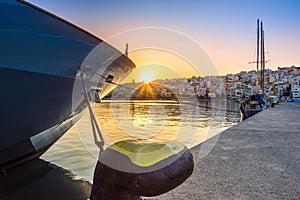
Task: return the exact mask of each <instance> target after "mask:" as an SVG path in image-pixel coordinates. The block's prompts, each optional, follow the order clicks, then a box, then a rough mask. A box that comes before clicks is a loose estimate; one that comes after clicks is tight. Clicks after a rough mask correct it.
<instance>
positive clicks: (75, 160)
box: [42, 100, 240, 182]
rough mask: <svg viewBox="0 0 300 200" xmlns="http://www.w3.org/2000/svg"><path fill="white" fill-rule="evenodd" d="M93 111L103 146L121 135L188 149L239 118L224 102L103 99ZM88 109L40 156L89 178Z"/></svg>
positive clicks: (94, 150) (93, 152)
mask: <svg viewBox="0 0 300 200" xmlns="http://www.w3.org/2000/svg"><path fill="white" fill-rule="evenodd" d="M93 112H94V114H95V116H96V118H97V123H98V125H99V127H100V129H101V133H102V135H103V137H104V140H105V146H104V148H106V147H108V146H109V145H111V144H113V143H115V142H117V141H121V140H126V139H147V140H150V141H164V142H165V141H178V142H182V143H184V144H185V145H186V146H188V147H189V148H191V147H193V146H195V145H197V144H199V143H201V142H203V141H205V140H207V139H209V138H211V137H212V136H214V135H216V134H219V133H220V132H222V131H223V130H225V129H227V128H229V127H231V126H233V125H234V124H237V123H238V122H239V121H240V114H239V107H238V105H237V104H236V103H232V102H226V101H220V100H216V101H212V102H209V103H207V102H200V103H198V102H196V103H195V102H188V101H186V102H181V103H178V102H176V101H119V100H113V101H103V102H102V103H101V104H94V105H93ZM98 140H99V135H98V134H97V135H96V136H94V135H93V130H92V126H91V119H90V113H89V111H88V110H85V111H84V112H83V116H82V118H81V120H80V121H79V122H78V123H77V124H76V125H75V126H73V127H72V128H71V129H70V130H69V131H68V132H67V133H66V134H65V135H64V136H63V137H62V138H61V139H60V140H59V141H57V142H56V143H55V145H53V146H52V147H51V148H50V149H49V150H48V151H47V152H46V153H45V154H44V155H43V156H42V159H44V160H47V161H50V162H51V163H53V164H55V165H58V166H61V167H63V168H65V169H67V170H70V171H71V172H73V173H74V174H75V178H78V179H85V180H88V181H90V182H92V180H93V172H94V167H95V165H96V162H97V158H98V156H99V147H98V146H97V145H96V144H95V143H96V142H95V141H98Z"/></svg>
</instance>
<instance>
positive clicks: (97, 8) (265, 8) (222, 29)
mask: <svg viewBox="0 0 300 200" xmlns="http://www.w3.org/2000/svg"><path fill="white" fill-rule="evenodd" d="M29 2H31V3H33V4H36V5H38V6H40V7H42V8H43V9H46V10H48V11H50V12H53V13H54V14H56V15H58V16H61V17H63V18H65V19H67V20H69V21H71V22H73V23H75V24H77V25H79V26H81V27H83V28H84V29H86V30H88V31H90V32H92V33H93V34H95V35H97V36H99V37H100V38H102V39H104V40H106V39H109V38H110V37H112V36H114V35H116V34H119V33H121V32H124V31H128V30H131V29H135V28H141V27H162V28H167V29H173V30H176V31H179V32H181V33H183V34H185V35H187V36H188V37H190V38H192V39H193V40H195V41H196V42H197V43H198V44H199V45H201V46H202V47H203V49H204V50H205V51H206V53H207V54H208V55H209V57H210V58H211V60H212V61H213V63H214V64H215V66H216V68H217V70H218V71H219V73H220V74H226V73H235V72H239V71H242V70H253V69H255V65H249V64H248V62H249V61H251V60H253V59H254V55H255V52H254V49H255V40H256V38H255V37H256V20H257V18H260V19H261V20H262V21H263V22H264V28H265V38H266V47H267V51H268V52H269V53H268V55H267V57H268V59H271V61H270V62H269V63H268V64H267V67H268V68H271V69H276V68H277V67H278V66H291V65H296V66H300V37H299V35H300V14H299V10H300V0H184V1H183V0H181V1H179V0H109V1H103V0H88V1H86V0H64V1H61V0H51V1H49V0H29ZM124 43H126V41H124ZM121 50H122V49H121Z"/></svg>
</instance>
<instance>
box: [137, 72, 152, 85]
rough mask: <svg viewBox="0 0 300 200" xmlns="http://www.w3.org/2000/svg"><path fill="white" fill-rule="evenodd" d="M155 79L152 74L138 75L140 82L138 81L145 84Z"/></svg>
mask: <svg viewBox="0 0 300 200" xmlns="http://www.w3.org/2000/svg"><path fill="white" fill-rule="evenodd" d="M154 79H155V78H154V76H153V74H150V73H148V72H144V73H143V74H141V75H140V80H139V81H144V82H145V83H149V82H151V81H153V80H154Z"/></svg>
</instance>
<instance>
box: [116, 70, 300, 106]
mask: <svg viewBox="0 0 300 200" xmlns="http://www.w3.org/2000/svg"><path fill="white" fill-rule="evenodd" d="M257 74H258V76H257ZM260 74H261V73H260V72H259V73H256V71H255V70H252V71H248V72H247V71H242V72H239V73H237V74H227V75H225V76H206V77H200V76H198V77H196V76H193V77H190V78H178V79H166V80H155V81H152V82H150V83H148V84H150V86H151V87H148V90H149V88H151V91H148V92H151V93H152V95H153V96H155V97H156V98H174V97H176V98H192V97H195V96H205V95H208V96H209V97H210V98H217V99H227V100H233V101H238V100H239V99H240V98H243V97H248V96H250V95H253V94H255V93H262V92H263V93H264V94H265V95H276V96H278V97H279V98H281V97H284V96H285V95H286V94H287V92H289V94H290V95H289V98H293V92H294V91H295V94H296V95H298V93H299V95H300V67H296V66H291V67H278V69H277V70H270V69H267V70H265V72H264V74H265V79H264V88H260V89H259V90H258V89H257V87H256V84H257V83H256V78H258V81H260V80H261V77H260ZM144 85H145V84H144V83H143V82H140V83H136V82H134V81H133V82H132V83H126V84H122V85H119V86H118V87H117V88H116V89H115V90H114V91H113V92H112V93H111V94H110V98H134V97H136V95H137V94H138V93H142V92H146V91H145V88H144V89H142V87H144Z"/></svg>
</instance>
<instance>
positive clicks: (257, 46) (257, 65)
mask: <svg viewBox="0 0 300 200" xmlns="http://www.w3.org/2000/svg"><path fill="white" fill-rule="evenodd" d="M258 68H259V19H257V44H256V87H257V90H258V87H259V86H258V83H259V81H258Z"/></svg>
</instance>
